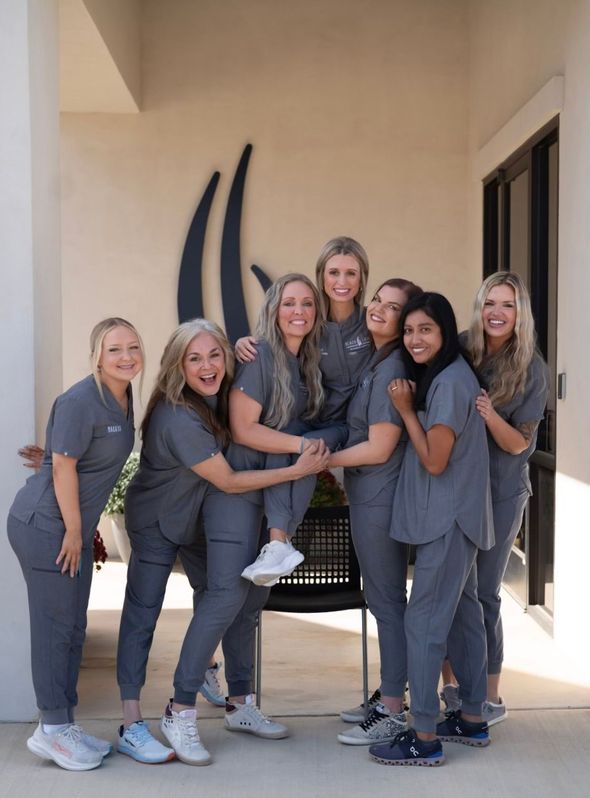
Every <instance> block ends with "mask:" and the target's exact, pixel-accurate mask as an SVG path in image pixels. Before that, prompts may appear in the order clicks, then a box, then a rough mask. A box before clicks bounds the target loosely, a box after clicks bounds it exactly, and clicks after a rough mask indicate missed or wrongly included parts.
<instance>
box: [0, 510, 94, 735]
mask: <svg viewBox="0 0 590 798" xmlns="http://www.w3.org/2000/svg"><path fill="white" fill-rule="evenodd" d="M8 539H9V541H10V544H11V546H12V548H13V549H14V552H15V554H16V556H17V557H18V560H19V562H20V565H21V568H22V570H23V574H24V577H25V581H26V583H27V591H28V597H29V618H30V632H31V668H32V673H33V687H34V689H35V696H36V699H37V706H38V707H39V712H40V715H41V720H42V722H43V723H47V724H60V723H71V722H72V721H73V720H74V707H75V706H76V705H77V703H78V694H77V692H76V686H77V684H78V674H79V672H80V663H81V661H82V646H83V644H84V638H85V636H86V610H87V608H88V598H89V596H90V583H91V581H92V566H93V552H92V545H91V543H92V541H90V544H89V543H86V544H85V545H84V546H83V548H82V560H81V565H80V571H79V574H78V576H75V577H74V578H71V577H70V575H69V574H64V575H63V576H62V574H61V569H60V567H59V566H57V565H56V564H55V561H56V559H57V556H58V554H59V551H60V549H61V544H62V540H63V534H62V533H57V532H48V531H46V530H44V529H37V528H36V527H34V526H31V525H29V524H24V523H23V522H22V521H19V520H18V519H17V518H15V517H14V516H12V515H9V516H8Z"/></svg>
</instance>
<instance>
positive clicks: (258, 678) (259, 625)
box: [256, 610, 262, 709]
mask: <svg viewBox="0 0 590 798" xmlns="http://www.w3.org/2000/svg"><path fill="white" fill-rule="evenodd" d="M261 689H262V610H260V612H259V613H258V623H257V624H256V706H257V707H258V709H260V691H261Z"/></svg>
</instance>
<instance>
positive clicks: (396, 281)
mask: <svg viewBox="0 0 590 798" xmlns="http://www.w3.org/2000/svg"><path fill="white" fill-rule="evenodd" d="M386 286H387V287H389V288H398V289H399V290H400V291H403V292H404V294H405V295H406V302H409V301H410V300H411V299H413V298H414V297H415V296H418V295H419V294H421V293H422V289H421V288H420V286H419V285H416V283H413V282H412V281H411V280H406V279H405V277H392V278H391V279H389V280H384V281H383V282H382V283H381V285H380V286H379V288H377V290H376V291H375V293H374V294H373V297H376V296H377V294H378V293H379V291H381V289H382V288H385V287H386ZM372 301H373V300H371V302H372ZM371 302H369V305H370V304H371ZM365 313H366V311H365ZM401 334H402V327H401V314H400V323H398V328H397V336H396V337H395V338H394V339H393V341H390V342H389V343H388V344H385V346H382V347H381V349H380V350H379V356H378V358H377V359H376V360H374V361H373V368H374V369H375V368H376V367H377V365H378V364H379V363H381V361H382V360H385V358H386V357H389V355H390V354H391V353H392V352H393V350H394V349H397V347H398V346H399V343H400V339H401Z"/></svg>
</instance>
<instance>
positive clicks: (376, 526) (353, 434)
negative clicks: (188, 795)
mask: <svg viewBox="0 0 590 798" xmlns="http://www.w3.org/2000/svg"><path fill="white" fill-rule="evenodd" d="M421 291H422V289H420V288H418V286H416V285H414V283H412V282H410V281H409V280H403V279H392V280H386V281H385V282H384V283H383V284H382V285H381V286H380V287H379V288H378V289H377V291H376V292H375V296H374V297H373V299H372V300H371V302H370V303H369V305H368V307H367V311H366V315H367V327H368V330H369V332H370V334H371V338H372V342H373V356H372V358H371V360H370V361H369V364H368V365H367V367H366V368H365V370H364V371H363V373H362V374H361V376H360V379H359V383H358V385H357V388H356V391H355V392H354V394H353V396H352V398H351V400H350V402H349V404H348V412H347V425H348V430H349V433H348V440H347V442H346V448H345V449H342V450H341V451H339V452H336V453H335V454H333V455H332V456H331V458H330V466H333V467H337V466H341V467H343V468H344V485H345V488H346V493H347V495H348V500H349V505H350V518H351V524H352V537H353V541H354V546H355V549H356V553H357V556H358V559H359V563H360V567H361V572H362V575H363V590H364V594H365V598H366V600H367V604H368V605H369V609H370V610H371V612H372V613H373V615H374V616H375V618H376V619H377V633H378V637H379V652H380V656H381V686H380V693H379V700H378V701H375V702H374V705H373V706H372V710H371V712H370V714H369V715H368V717H367V718H366V719H365V718H364V717H363V719H362V721H361V722H360V723H359V724H358V725H356V726H354V727H353V728H351V729H350V730H348V731H345V732H342V733H341V734H339V735H338V739H339V740H340V742H341V743H345V744H347V745H369V744H370V743H375V742H383V741H386V740H392V739H393V738H394V737H395V736H396V735H397V734H398V733H399V732H400V731H404V730H405V729H407V723H406V717H405V713H404V711H403V694H404V690H405V687H406V679H407V666H406V645H405V634H404V613H405V609H406V570H407V561H408V553H407V546H406V545H405V544H404V543H399V542H398V541H396V540H393V539H392V538H391V537H390V535H389V524H390V520H391V505H392V497H393V494H394V492H395V486H396V483H397V478H398V476H399V470H400V466H401V462H402V457H403V452H404V448H405V435H404V434H403V424H402V420H401V418H400V415H399V413H398V412H397V410H396V409H395V408H394V407H393V406H392V404H391V402H390V401H389V396H388V393H387V386H388V385H389V383H390V382H391V381H392V380H393V379H396V378H398V377H399V378H402V377H405V376H406V370H405V367H404V365H403V363H402V360H401V356H400V353H399V348H398V344H399V329H398V320H399V317H400V313H401V310H402V308H403V307H404V305H405V304H406V302H407V301H408V299H411V298H412V297H413V296H416V295H418V294H420V293H421Z"/></svg>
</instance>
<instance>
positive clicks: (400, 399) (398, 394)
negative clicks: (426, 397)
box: [387, 379, 416, 415]
mask: <svg viewBox="0 0 590 798" xmlns="http://www.w3.org/2000/svg"><path fill="white" fill-rule="evenodd" d="M387 391H388V393H389V398H390V399H391V404H392V405H393V406H394V407H395V409H396V410H397V411H398V412H399V413H400V415H403V413H404V412H407V411H408V410H413V409H414V393H415V392H416V383H415V382H412V381H411V380H400V379H397V380H392V381H391V382H390V383H389V385H388V386H387Z"/></svg>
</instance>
